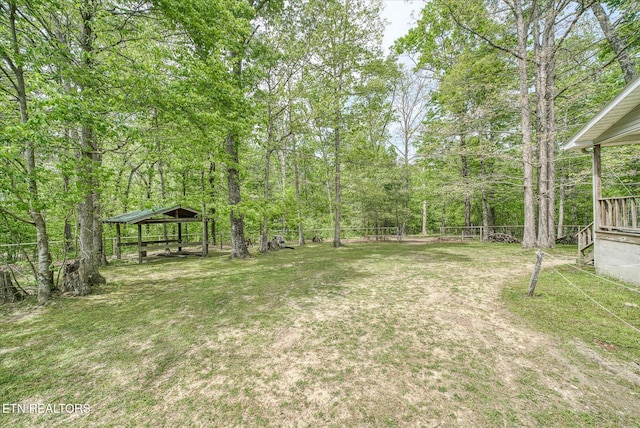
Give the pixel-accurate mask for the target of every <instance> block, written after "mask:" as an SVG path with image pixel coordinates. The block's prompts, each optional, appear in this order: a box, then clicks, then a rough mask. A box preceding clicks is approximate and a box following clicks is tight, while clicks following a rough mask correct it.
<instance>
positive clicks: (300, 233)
mask: <svg viewBox="0 0 640 428" xmlns="http://www.w3.org/2000/svg"><path fill="white" fill-rule="evenodd" d="M294 150H295V154H294V157H293V171H294V180H295V183H294V184H295V190H296V211H297V215H298V245H300V246H302V245H304V244H305V242H304V224H303V222H302V204H301V202H300V169H299V168H298V151H297V148H296V146H294Z"/></svg>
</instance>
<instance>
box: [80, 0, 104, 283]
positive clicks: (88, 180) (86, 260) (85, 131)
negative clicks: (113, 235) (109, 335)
mask: <svg viewBox="0 0 640 428" xmlns="http://www.w3.org/2000/svg"><path fill="white" fill-rule="evenodd" d="M80 9H81V15H82V29H81V33H80V47H81V49H82V67H83V71H84V72H85V73H88V74H90V73H91V72H92V69H93V68H94V66H93V42H94V40H95V34H94V32H93V24H94V19H95V14H96V10H95V9H96V4H95V1H94V0H84V1H83V2H82V3H81V5H80ZM89 85H90V83H87V81H85V82H83V83H82V84H79V85H78V86H79V87H80V90H81V92H85V91H87V89H88V86H89ZM80 154H81V158H80V174H79V176H80V180H81V184H82V191H83V192H84V194H85V195H84V200H83V201H82V202H80V204H79V206H78V215H79V219H80V259H79V263H80V267H79V268H78V269H76V270H75V271H74V272H78V275H79V281H80V282H81V284H79V285H78V286H75V287H74V294H75V295H82V294H88V293H89V291H90V287H91V286H92V285H95V284H101V283H105V282H106V281H105V279H104V277H103V276H102V275H100V272H99V265H100V263H101V259H102V252H101V250H100V249H101V247H102V224H101V223H100V199H99V198H100V193H99V191H98V189H99V182H98V180H97V177H96V173H97V170H98V167H99V164H97V162H99V161H101V158H100V156H99V155H98V147H97V144H96V140H95V138H94V133H93V128H92V126H91V125H89V124H83V126H82V128H81V132H80ZM95 210H97V212H96V211H95ZM96 222H97V223H98V224H95V223H96Z"/></svg>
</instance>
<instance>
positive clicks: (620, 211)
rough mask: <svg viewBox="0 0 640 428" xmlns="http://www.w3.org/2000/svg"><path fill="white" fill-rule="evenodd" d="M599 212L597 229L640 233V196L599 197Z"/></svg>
mask: <svg viewBox="0 0 640 428" xmlns="http://www.w3.org/2000/svg"><path fill="white" fill-rule="evenodd" d="M598 212H599V217H600V218H599V221H598V225H597V230H608V231H616V232H625V233H640V227H639V225H638V218H639V217H640V196H626V197H621V198H602V199H599V200H598Z"/></svg>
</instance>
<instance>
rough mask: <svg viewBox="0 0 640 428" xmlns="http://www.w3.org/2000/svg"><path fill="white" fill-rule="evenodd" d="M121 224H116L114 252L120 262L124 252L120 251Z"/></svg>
mask: <svg viewBox="0 0 640 428" xmlns="http://www.w3.org/2000/svg"><path fill="white" fill-rule="evenodd" d="M120 244H121V238H120V223H116V248H114V249H113V251H114V252H115V253H116V259H118V260H120V259H121V258H122V252H121V251H120Z"/></svg>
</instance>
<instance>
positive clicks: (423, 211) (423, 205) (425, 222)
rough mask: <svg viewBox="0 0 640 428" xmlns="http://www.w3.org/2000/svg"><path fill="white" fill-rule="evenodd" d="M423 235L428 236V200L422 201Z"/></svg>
mask: <svg viewBox="0 0 640 428" xmlns="http://www.w3.org/2000/svg"><path fill="white" fill-rule="evenodd" d="M422 236H427V201H422Z"/></svg>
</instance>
